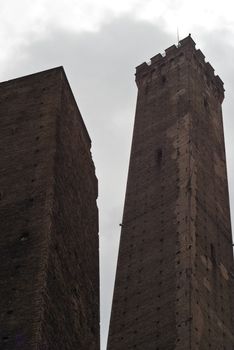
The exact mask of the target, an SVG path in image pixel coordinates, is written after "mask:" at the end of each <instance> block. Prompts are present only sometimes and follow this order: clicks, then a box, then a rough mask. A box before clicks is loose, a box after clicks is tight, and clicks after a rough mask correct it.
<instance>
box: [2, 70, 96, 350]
mask: <svg viewBox="0 0 234 350" xmlns="http://www.w3.org/2000/svg"><path fill="white" fill-rule="evenodd" d="M90 147H91V140H90V138H89V135H88V132H87V130H86V127H85V125H84V122H83V119H82V117H81V114H80V112H79V109H78V107H77V105H76V102H75V99H74V97H73V94H72V91H71V89H70V87H69V84H68V81H67V79H66V75H65V73H64V70H63V68H62V67H58V68H55V69H51V70H48V71H44V72H41V73H37V74H33V75H29V76H26V77H22V78H18V79H14V80H10V81H7V82H4V83H1V84H0V233H1V234H0V260H1V266H0V348H1V349H3V350H5V349H6V350H13V349H14V350H18V349H23V350H53V349H54V350H55V349H56V350H57V349H63V350H71V349H82V350H87V349H90V350H99V260H98V211H97V206H96V198H97V179H96V176H95V170H94V165H93V162H92V158H91V153H90Z"/></svg>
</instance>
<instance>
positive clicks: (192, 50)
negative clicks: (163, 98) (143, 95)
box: [136, 34, 224, 99]
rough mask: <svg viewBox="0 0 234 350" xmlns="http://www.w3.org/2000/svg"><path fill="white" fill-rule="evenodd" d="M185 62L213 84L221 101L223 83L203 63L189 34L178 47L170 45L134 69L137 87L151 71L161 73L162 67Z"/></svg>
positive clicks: (203, 57)
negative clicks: (161, 52)
mask: <svg viewBox="0 0 234 350" xmlns="http://www.w3.org/2000/svg"><path fill="white" fill-rule="evenodd" d="M184 61H187V62H189V63H190V64H193V65H194V67H197V69H198V70H199V71H200V73H201V74H202V75H203V76H204V77H205V79H206V81H207V82H208V84H209V85H210V84H213V85H214V86H215V87H216V88H217V90H218V92H219V94H221V99H222V98H223V96H224V87H223V82H222V80H221V79H220V77H219V76H218V75H215V71H214V68H213V67H212V66H211V64H210V63H209V62H206V61H205V56H204V54H203V53H202V51H201V50H200V49H196V43H195V42H194V40H193V39H192V37H191V35H190V34H189V35H188V36H187V37H186V38H184V39H182V40H180V41H179V43H178V45H177V46H176V45H172V46H170V47H168V48H167V49H165V52H164V53H163V54H160V53H159V54H157V55H155V56H153V57H152V58H151V60H150V62H149V63H146V62H143V63H142V64H140V65H139V66H137V67H136V82H137V85H138V84H139V83H140V82H141V81H142V80H143V79H145V78H147V77H148V76H150V75H151V73H152V71H157V70H158V71H159V72H160V71H161V69H162V67H165V66H167V68H168V69H170V68H171V66H172V67H175V63H178V64H181V63H182V62H184Z"/></svg>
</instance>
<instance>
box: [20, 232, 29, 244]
mask: <svg viewBox="0 0 234 350" xmlns="http://www.w3.org/2000/svg"><path fill="white" fill-rule="evenodd" d="M28 238H29V233H28V232H23V233H21V235H20V241H21V242H24V241H27V240H28Z"/></svg>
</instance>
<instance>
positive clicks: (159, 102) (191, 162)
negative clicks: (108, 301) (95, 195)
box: [108, 36, 234, 350]
mask: <svg viewBox="0 0 234 350" xmlns="http://www.w3.org/2000/svg"><path fill="white" fill-rule="evenodd" d="M136 83H137V86H138V99H137V107H136V117H135V125H134V132H133V141H132V150H131V158H130V165H129V174H128V183H127V190H126V198H125V207H124V214H123V223H122V232H121V239H120V249H119V257H118V265H117V273H116V281H115V289H114V297H113V305H112V314H111V321H110V331H109V339H108V350H123V349H124V350H127V349H131V350H209V349H210V350H233V349H234V323H233V318H234V309H233V306H234V288H233V278H234V275H233V250H232V234H231V223H230V211H229V198H228V184H227V173H226V159H225V148H224V136H223V124H222V110H221V104H222V101H223V97H224V89H223V83H222V81H221V79H220V78H219V77H218V76H216V75H215V74H214V69H213V68H212V66H211V65H210V64H209V63H206V62H205V60H204V55H203V54H202V52H201V51H200V50H197V49H196V48H195V43H194V41H193V40H192V38H191V37H190V36H188V37H187V38H185V39H183V40H181V41H180V43H179V45H178V46H175V45H173V46H171V47H169V48H168V49H167V50H166V52H165V55H163V56H162V55H161V54H158V55H156V56H154V57H153V58H152V59H151V64H146V63H143V64H141V65H140V66H139V67H137V70H136Z"/></svg>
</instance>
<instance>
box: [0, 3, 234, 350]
mask: <svg viewBox="0 0 234 350" xmlns="http://www.w3.org/2000/svg"><path fill="white" fill-rule="evenodd" d="M232 2H233V1H231V0H230V1H228V0H223V1H217V0H213V1H211V0H206V1H202V0H197V1H193V2H191V1H188V0H187V1H186V0H159V1H158V0H118V1H111V0H56V1H49V0H33V1H32V0H20V1H19V0H7V1H5V2H3V0H1V1H0V46H1V50H0V78H1V79H0V80H1V81H4V80H7V79H12V78H15V77H18V76H22V75H26V74H31V73H34V72H37V71H40V70H44V69H48V68H52V67H55V66H60V65H63V66H64V68H65V71H66V74H67V77H68V79H69V82H70V85H71V87H72V90H73V92H74V95H75V97H76V100H77V103H78V106H79V108H80V111H81V113H82V115H83V119H84V121H85V124H86V126H87V128H88V131H89V134H90V136H91V139H92V153H93V157H94V161H95V165H96V172H97V176H98V179H99V200H98V205H99V211H100V248H101V322H102V350H105V344H106V337H107V329H108V322H109V313H110V306H111V299H112V293H113V282H114V274H115V265H116V258H117V252H118V241H119V233H120V228H119V223H120V222H121V217H122V211H123V202H124V193H125V186H126V179H127V170H128V161H129V153H130V144H131V137H132V127H133V120H134V113H135V104H136V93H137V89H136V86H135V83H134V73H135V66H137V65H138V64H140V63H142V62H143V61H149V59H150V58H151V57H152V56H154V55H155V54H157V53H159V52H163V51H164V49H166V48H167V47H169V46H171V45H172V44H175V43H176V41H177V27H178V28H179V35H180V38H183V37H185V36H187V35H188V33H192V37H193V39H194V40H195V42H196V43H197V48H200V49H201V50H202V51H203V53H204V54H205V56H206V59H207V61H209V62H210V63H211V64H212V65H213V67H214V68H215V71H216V74H218V75H220V77H221V78H222V80H223V81H224V83H225V89H226V99H225V102H224V104H223V111H224V126H225V136H226V152H227V161H228V173H229V188H230V199H231V204H232V212H233V215H234V143H233V136H234V130H233V126H234V121H233V116H232V111H234V98H233V93H234V68H233V62H234V40H233V38H234V17H233V6H232ZM233 215H232V216H233Z"/></svg>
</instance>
